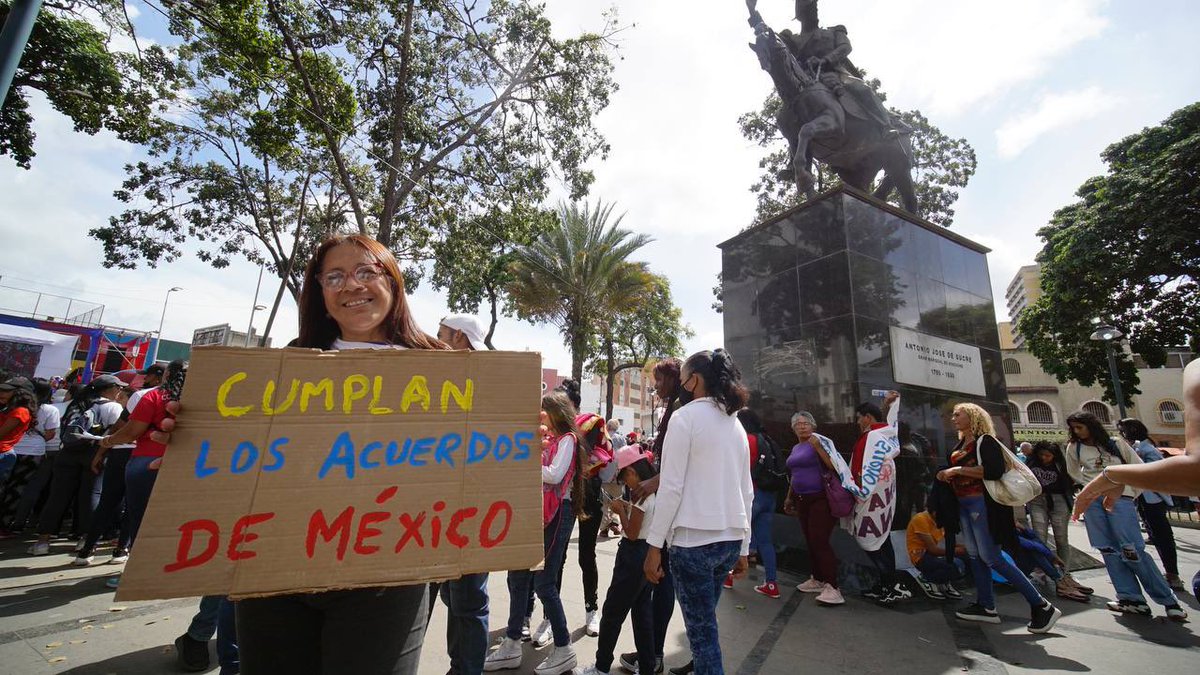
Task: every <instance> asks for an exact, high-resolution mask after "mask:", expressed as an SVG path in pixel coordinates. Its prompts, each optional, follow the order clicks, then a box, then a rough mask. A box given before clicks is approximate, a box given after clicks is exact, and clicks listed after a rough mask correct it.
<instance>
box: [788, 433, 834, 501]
mask: <svg viewBox="0 0 1200 675" xmlns="http://www.w3.org/2000/svg"><path fill="white" fill-rule="evenodd" d="M812 444H813V441H811V440H810V441H809V442H807V443H797V444H796V445H794V446H792V454H791V455H788V460H787V468H788V471H790V472H791V474H792V492H795V493H796V494H798V495H811V494H816V493H818V492H821V491H822V490H824V489H825V485H824V484H823V483H822V482H821V467H822V464H821V458H820V457H818V456H817V449H816V448H815V447H813V445H812Z"/></svg>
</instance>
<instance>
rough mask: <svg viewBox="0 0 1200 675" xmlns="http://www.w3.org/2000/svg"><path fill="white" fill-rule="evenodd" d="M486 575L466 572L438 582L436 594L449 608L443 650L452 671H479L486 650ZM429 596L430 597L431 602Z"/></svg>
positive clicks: (472, 674) (473, 674)
mask: <svg viewBox="0 0 1200 675" xmlns="http://www.w3.org/2000/svg"><path fill="white" fill-rule="evenodd" d="M487 582H488V575H487V573H486V572H485V573H482V574H467V575H464V576H463V577H462V578H461V579H454V580H453V581H447V582H445V583H443V584H442V585H441V589H440V591H439V593H438V594H439V595H440V596H441V598H442V602H444V603H446V607H447V608H448V609H449V612H448V613H447V614H448V616H447V617H446V654H447V655H449V657H450V673H452V674H453V675H479V673H481V672H483V660H484V659H485V658H486V657H487V650H488V589H487ZM432 604H433V599H432V598H430V605H431V606H432Z"/></svg>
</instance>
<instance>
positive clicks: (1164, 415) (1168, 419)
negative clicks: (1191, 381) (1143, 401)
mask: <svg viewBox="0 0 1200 675" xmlns="http://www.w3.org/2000/svg"><path fill="white" fill-rule="evenodd" d="M1158 418H1159V419H1161V420H1162V421H1163V424H1183V404H1181V403H1180V402H1178V401H1163V402H1161V403H1159V404H1158Z"/></svg>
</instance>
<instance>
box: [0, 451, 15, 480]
mask: <svg viewBox="0 0 1200 675" xmlns="http://www.w3.org/2000/svg"><path fill="white" fill-rule="evenodd" d="M16 463H17V453H16V452H13V451H12V450H9V451H8V452H3V453H0V486H3V485H4V481H6V480H8V474H9V473H10V472H11V471H12V469H13V466H15V465H16Z"/></svg>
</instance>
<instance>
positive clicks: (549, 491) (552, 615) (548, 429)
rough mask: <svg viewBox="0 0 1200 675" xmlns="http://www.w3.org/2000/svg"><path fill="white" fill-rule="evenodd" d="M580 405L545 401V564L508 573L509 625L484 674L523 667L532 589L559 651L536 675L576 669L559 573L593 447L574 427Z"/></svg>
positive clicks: (556, 397)
mask: <svg viewBox="0 0 1200 675" xmlns="http://www.w3.org/2000/svg"><path fill="white" fill-rule="evenodd" d="M575 414H576V411H575V405H574V403H572V401H571V399H570V398H568V396H567V395H566V394H565V393H563V392H560V391H554V392H551V393H549V394H546V395H545V396H543V397H542V423H543V425H544V430H543V434H544V435H545V436H546V440H544V441H543V448H542V525H543V527H544V529H543V537H544V538H543V542H544V544H545V551H546V556H545V562H544V564H543V566H542V569H541V570H538V571H536V572H532V571H528V570H519V571H513V572H509V589H510V591H509V608H508V627H507V628H506V629H505V637H504V639H503V640H502V641H501V642H500V645H499V646H498V647H497V648H496V649H495V650H494V651H492V653H491V654H488V656H487V660H486V661H484V664H483V669H484V670H485V671H493V670H508V669H511V668H520V667H521V660H522V656H523V652H522V649H521V629H522V627H523V625H524V624H525V617H526V609H527V607H528V597H529V595H528V590H527V589H528V588H529V585H530V584H533V589H534V592H535V593H537V596H538V597H539V598H540V599H541V601H542V607H543V609H544V610H545V612H546V618H547V620H548V621H549V622H550V628H551V630H552V631H553V634H554V650H553V651H551V652H550V654H549V655H548V656H547V657H546V658H545V659H544V660H543V661H542V662H541V664H539V665H538V666H537V667H536V668H534V672H535V673H537V675H560V673H564V672H567V671H570V670H572V669H574V668H575V666H576V663H577V659H576V658H575V650H574V649H572V648H571V632H570V629H568V628H567V617H566V613H565V612H564V611H563V605H562V599H561V598H560V597H559V595H558V572H559V570H560V569H561V568H562V565H563V558H564V556H566V553H567V543H568V542H569V541H570V539H571V530H573V529H574V528H575V520H576V519H577V518H586V517H587V516H586V514H584V512H583V510H584V500H585V496H584V484H583V477H584V472H585V471H586V469H587V457H588V454H589V448H588V447H587V442H586V441H585V440H584V438H583V436H582V435H581V434H580V433H579V428H578V427H577V426H575Z"/></svg>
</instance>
